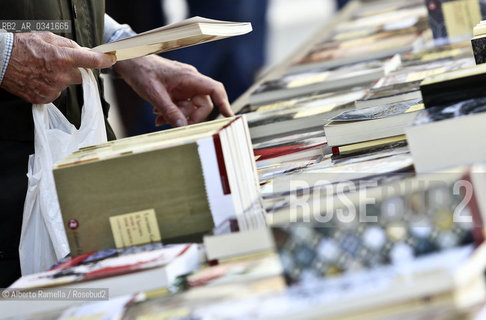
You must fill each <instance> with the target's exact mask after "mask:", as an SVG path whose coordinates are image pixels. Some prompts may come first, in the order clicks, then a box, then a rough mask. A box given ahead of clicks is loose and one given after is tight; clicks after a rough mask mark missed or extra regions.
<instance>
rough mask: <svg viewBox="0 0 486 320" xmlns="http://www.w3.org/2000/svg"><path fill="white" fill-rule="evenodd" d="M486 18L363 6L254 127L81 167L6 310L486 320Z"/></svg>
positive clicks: (254, 100)
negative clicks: (57, 229)
mask: <svg viewBox="0 0 486 320" xmlns="http://www.w3.org/2000/svg"><path fill="white" fill-rule="evenodd" d="M485 12H486V7H484V4H483V3H482V2H480V1H475V0H458V1H445V0H427V1H423V0H413V1H410V0H393V1H378V0H376V1H352V2H351V3H350V4H349V5H348V6H347V7H346V8H345V9H344V10H343V11H342V12H340V13H339V14H338V15H337V16H336V17H335V18H334V19H333V20H332V21H331V22H329V23H326V25H325V26H324V27H323V28H322V29H321V30H320V31H319V32H318V33H316V35H315V36H313V37H312V39H309V41H308V42H307V43H306V44H305V45H304V46H302V47H301V48H298V49H297V50H296V52H295V53H294V54H293V55H292V56H290V57H289V58H288V59H287V60H286V61H284V62H283V63H281V64H280V65H278V66H276V67H275V68H273V69H272V70H270V71H268V72H266V73H265V74H264V76H263V77H261V78H260V79H258V80H257V81H256V82H255V84H254V85H253V86H252V87H251V88H250V89H249V90H248V91H247V92H246V93H245V94H243V95H242V96H241V97H240V98H239V99H238V100H237V101H236V102H235V103H234V104H233V105H232V108H233V110H234V111H235V113H236V114H237V116H236V117H235V118H230V119H219V120H215V121H213V122H208V123H204V124H199V125H193V126H189V127H187V128H180V129H174V130H169V131H166V132H161V133H157V134H149V135H144V136H138V137H132V138H127V139H122V140H119V141H114V142H109V143H107V144H104V145H100V146H95V147H89V148H85V149H82V150H80V151H78V152H76V153H74V154H72V155H71V156H69V157H68V158H66V159H64V160H63V161H62V162H60V163H58V164H57V165H56V166H55V168H54V177H55V179H56V185H57V188H58V195H59V202H60V206H61V209H62V211H63V219H64V223H65V225H66V226H69V227H68V228H66V233H67V236H68V239H69V243H70V246H71V251H72V256H71V257H67V258H66V259H64V260H62V261H59V262H58V263H57V264H56V265H55V266H54V267H53V268H52V269H50V270H48V271H46V272H43V273H38V274H32V275H26V276H24V277H22V278H20V279H19V280H18V281H17V282H16V283H14V284H13V285H12V286H11V288H8V289H5V290H3V291H2V294H1V295H2V297H1V298H0V310H1V312H0V319H3V318H5V319H140V320H142V319H233V318H235V319H296V318H298V319H360V320H361V319H397V320H405V319H407V320H408V319H440V320H449V319H478V320H479V319H486V279H485V274H486V273H485V271H486V246H485V244H484V240H485V237H484V235H485V233H484V228H483V223H484V220H485V219H486V165H484V164H483V163H484V162H486V139H485V138H486V131H485V124H486V112H485V111H486V65H485V64H482V63H483V62H484V61H486V58H484V57H486V52H485V51H484V50H483V47H484V45H483V43H482V41H483V40H484V39H482V37H483V36H484V33H483V29H486V28H485V27H484V25H483V24H480V21H481V20H482V19H483V18H486V17H483V16H482V13H483V14H484V13H485ZM473 30H474V39H473V41H472V42H471V39H472V38H473ZM153 159H157V161H158V162H159V163H163V164H165V166H166V167H170V168H174V169H173V170H167V172H165V173H160V170H157V168H153V169H150V165H151V163H153ZM141 168H144V170H141ZM147 168H148V170H145V169H147ZM142 172H143V173H142ZM87 176H89V177H92V179H91V180H89V181H88V180H86V179H83V177H87ZM157 180H162V181H164V182H165V183H164V184H157ZM107 183H109V184H110V185H111V186H113V187H112V188H111V190H112V192H111V194H104V195H103V196H100V194H102V193H103V192H102V190H106V189H107V188H106V184H107ZM61 186H62V187H61ZM60 190H61V191H60ZM159 195H162V196H160V197H159ZM65 212H69V214H65ZM147 243H148V244H147ZM73 295H75V296H73ZM76 297H77V298H76Z"/></svg>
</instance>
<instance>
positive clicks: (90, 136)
mask: <svg viewBox="0 0 486 320" xmlns="http://www.w3.org/2000/svg"><path fill="white" fill-rule="evenodd" d="M80 71H81V75H82V78H83V98H84V107H83V109H82V111H81V127H80V128H79V130H78V129H76V127H75V126H74V125H72V124H71V123H70V122H69V121H68V120H67V119H66V118H65V117H64V115H63V114H62V113H61V112H60V111H59V109H57V108H56V106H54V105H53V104H52V103H50V104H47V105H33V106H32V114H33V117H34V128H35V129H34V146H35V154H33V155H31V156H30V158H29V167H28V173H27V176H28V178H29V185H28V189H27V195H26V197H25V204H24V215H23V221H22V234H21V238H20V246H19V254H20V266H21V269H22V275H27V274H31V273H36V272H41V271H45V270H47V269H48V268H49V267H50V266H52V265H53V264H54V263H55V262H56V261H58V260H59V259H61V258H63V257H65V256H66V255H67V254H68V253H69V251H70V250H69V244H68V242H67V238H66V232H65V230H64V225H63V221H62V216H61V211H60V208H59V202H58V199H57V193H56V188H55V185H54V176H53V174H52V167H53V165H54V163H56V162H57V161H58V160H60V159H62V158H64V157H66V156H67V155H69V154H71V153H72V152H74V151H76V150H78V149H79V148H80V147H85V146H89V145H94V144H99V143H103V142H106V141H107V138H106V128H105V122H104V116H103V110H102V107H101V102H100V97H99V93H98V86H97V84H96V81H95V78H94V76H93V73H92V72H91V70H85V69H80Z"/></svg>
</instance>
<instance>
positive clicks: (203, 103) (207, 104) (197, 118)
mask: <svg viewBox="0 0 486 320" xmlns="http://www.w3.org/2000/svg"><path fill="white" fill-rule="evenodd" d="M192 103H193V104H194V105H196V106H197V109H196V110H195V111H194V112H193V113H192V114H191V115H190V120H189V123H191V124H192V123H198V122H201V121H204V120H206V118H207V117H208V116H209V114H210V113H211V111H213V103H212V102H211V99H210V98H209V96H195V97H194V98H192Z"/></svg>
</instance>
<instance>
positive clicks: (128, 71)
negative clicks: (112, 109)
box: [114, 55, 233, 127]
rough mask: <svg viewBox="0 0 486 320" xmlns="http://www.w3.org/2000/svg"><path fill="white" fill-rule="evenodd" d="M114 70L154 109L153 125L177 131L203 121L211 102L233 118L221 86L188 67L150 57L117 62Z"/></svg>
mask: <svg viewBox="0 0 486 320" xmlns="http://www.w3.org/2000/svg"><path fill="white" fill-rule="evenodd" d="M114 69H115V71H116V72H118V73H119V74H120V75H121V76H122V78H123V79H124V80H125V81H126V82H127V83H128V84H129V85H130V86H131V87H132V88H133V89H134V90H135V92H137V93H138V94H139V95H140V96H141V97H142V98H144V99H145V100H147V101H149V102H150V103H151V104H152V105H154V107H155V109H154V112H155V113H156V114H158V116H157V119H156V124H157V125H162V124H164V123H170V124H171V125H172V126H174V127H180V126H184V125H187V124H193V123H198V122H201V121H204V120H205V119H206V118H207V116H208V115H209V114H210V113H211V111H212V110H213V102H214V104H215V105H216V106H217V107H218V109H219V111H220V112H221V114H222V115H224V116H227V117H229V116H233V112H232V111H231V108H230V105H229V102H228V96H227V95H226V91H225V89H224V86H223V85H222V84H221V83H220V82H217V81H214V80H212V79H211V78H209V77H206V76H204V75H202V74H200V73H199V72H198V71H197V70H196V68H194V67H192V66H190V65H187V64H183V63H179V62H176V61H171V60H167V59H164V58H161V57H159V56H155V55H150V56H146V57H141V58H136V59H131V60H125V61H120V62H118V63H117V64H116V65H115V66H114Z"/></svg>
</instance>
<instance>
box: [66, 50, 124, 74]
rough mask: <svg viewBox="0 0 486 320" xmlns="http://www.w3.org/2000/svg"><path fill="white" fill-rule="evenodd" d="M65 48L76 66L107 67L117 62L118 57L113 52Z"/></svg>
mask: <svg viewBox="0 0 486 320" xmlns="http://www.w3.org/2000/svg"><path fill="white" fill-rule="evenodd" d="M65 50H67V53H68V54H69V55H70V57H71V58H72V59H73V64H74V66H76V67H82V68H89V69H105V68H110V67H111V66H112V65H114V64H115V63H116V57H115V56H114V55H112V54H104V53H99V52H95V51H92V50H90V49H87V48H78V49H73V48H65Z"/></svg>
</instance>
